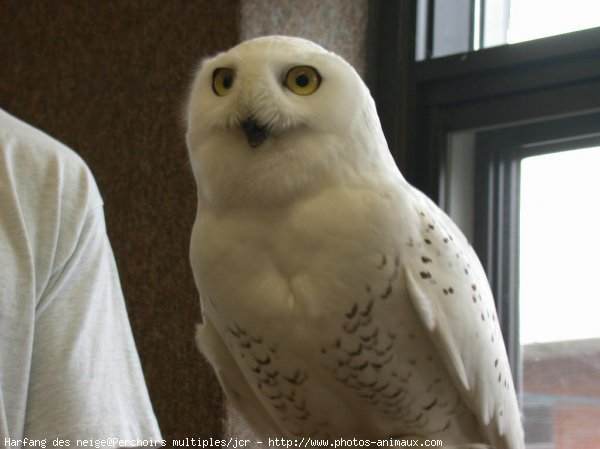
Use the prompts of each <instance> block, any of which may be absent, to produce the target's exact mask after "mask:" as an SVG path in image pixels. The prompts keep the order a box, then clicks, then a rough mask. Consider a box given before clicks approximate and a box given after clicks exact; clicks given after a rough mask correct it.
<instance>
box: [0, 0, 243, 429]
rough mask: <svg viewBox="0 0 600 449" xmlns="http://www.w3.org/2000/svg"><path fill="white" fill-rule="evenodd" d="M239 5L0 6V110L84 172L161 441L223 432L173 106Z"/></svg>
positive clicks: (233, 23) (229, 29)
mask: <svg viewBox="0 0 600 449" xmlns="http://www.w3.org/2000/svg"><path fill="white" fill-rule="evenodd" d="M238 11H239V5H238V2H237V1H233V0H229V1H218V2H216V1H210V0H205V1H197V0H196V1H173V0H169V1H137V0H131V1H129V0H118V1H97V2H96V1H94V2H93V1H80V0H57V1H48V2H46V1H35V2H29V1H28V2H22V1H0V107H2V108H3V109H6V110H7V111H8V112H10V113H12V114H13V115H16V116H18V117H20V118H22V119H23V120H25V121H28V122H29V123H31V124H33V125H35V126H37V127H39V128H42V129H43V130H45V131H46V132H48V133H49V134H51V135H52V136H54V137H56V138H57V139H59V140H61V141H62V142H64V143H65V144H67V145H68V146H70V147H71V148H73V149H74V150H75V151H77V152H78V153H79V154H80V155H81V156H83V158H84V159H85V160H86V161H87V163H88V165H89V166H90V168H91V169H92V171H93V173H94V175H95V176H96V179H97V182H98V185H99V187H100V191H101V193H102V196H103V198H104V201H105V207H104V209H105V214H106V219H107V226H108V232H109V236H110V238H111V241H112V245H113V249H114V252H115V255H116V259H117V264H118V268H119V271H120V275H121V280H122V285H123V290H124V293H125V297H126V301H127V308H128V310H129V315H130V319H131V322H132V326H133V331H134V335H135V339H136V342H137V346H138V350H139V353H140V356H141V360H142V365H143V369H144V372H145V376H146V380H147V383H148V386H149V390H150V394H151V398H152V401H153V404H154V408H155V412H156V414H157V416H158V419H159V423H160V426H161V428H162V431H163V434H164V436H165V437H167V438H172V437H177V436H179V437H185V436H206V437H210V436H216V435H219V434H220V433H221V426H222V422H221V419H220V418H222V416H221V414H222V413H221V410H222V407H221V404H222V401H221V392H220V390H219V388H217V387H215V379H214V377H213V374H212V371H210V370H209V369H208V368H207V367H206V366H205V364H204V362H203V361H202V359H201V357H200V355H199V354H198V351H197V350H196V349H195V347H194V342H193V332H194V326H195V323H196V322H198V321H199V319H200V311H199V305H198V300H197V294H196V291H195V287H194V285H193V280H192V275H191V271H190V269H189V264H188V241H189V232H190V228H191V224H192V221H193V218H194V213H195V207H196V206H195V185H194V184H193V179H192V176H191V172H190V169H189V167H188V162H187V154H186V150H185V146H184V141H183V137H182V136H183V127H182V126H181V115H182V114H181V109H182V102H183V100H184V98H185V95H186V90H187V86H188V84H189V81H190V80H191V77H192V75H193V71H194V68H195V67H196V65H197V62H198V60H199V59H200V57H201V56H202V55H203V54H210V53H214V52H215V51H217V50H220V49H225V48H227V47H230V46H231V45H233V44H234V43H235V42H236V41H237V39H238V38H237V36H238V21H239V18H238V16H239V14H238Z"/></svg>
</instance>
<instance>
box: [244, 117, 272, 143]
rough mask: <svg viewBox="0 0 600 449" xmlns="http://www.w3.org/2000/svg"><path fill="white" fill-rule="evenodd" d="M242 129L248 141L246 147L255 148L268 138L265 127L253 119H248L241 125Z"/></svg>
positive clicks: (267, 131)
mask: <svg viewBox="0 0 600 449" xmlns="http://www.w3.org/2000/svg"><path fill="white" fill-rule="evenodd" d="M242 129H243V130H244V132H245V133H246V139H248V145H250V146H251V147H252V148H256V147H258V146H260V145H262V143H263V142H264V141H265V140H266V139H267V137H269V130H268V129H267V127H266V126H262V125H261V124H260V123H258V122H257V121H256V120H254V119H248V120H246V121H244V122H243V123H242Z"/></svg>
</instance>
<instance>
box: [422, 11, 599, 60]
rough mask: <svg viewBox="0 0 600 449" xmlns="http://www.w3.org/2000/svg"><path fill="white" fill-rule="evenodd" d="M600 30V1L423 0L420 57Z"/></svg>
mask: <svg viewBox="0 0 600 449" xmlns="http://www.w3.org/2000/svg"><path fill="white" fill-rule="evenodd" d="M598 26H600V3H598V1H597V0H452V1H443V0H437V1H436V0H418V3H417V41H416V58H417V60H419V61H421V60H424V59H429V58H438V57H442V56H447V55H452V54H457V53H465V52H469V51H473V50H479V49H482V48H490V47H495V46H498V45H504V44H514V43H518V42H525V41H529V40H532V39H540V38H543V37H548V36H555V35H558V34H563V33H570V32H574V31H579V30H584V29H588V28H594V27H598Z"/></svg>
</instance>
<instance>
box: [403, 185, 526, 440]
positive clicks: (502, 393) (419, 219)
mask: <svg viewBox="0 0 600 449" xmlns="http://www.w3.org/2000/svg"><path fill="white" fill-rule="evenodd" d="M414 198H415V202H414V206H415V207H414V208H413V211H414V218H413V222H415V223H418V226H416V227H414V229H413V232H412V235H411V239H410V240H411V241H410V243H409V252H412V255H411V256H410V257H406V258H404V271H405V276H406V282H407V288H408V291H409V295H410V298H411V301H412V303H413V305H414V307H415V309H416V311H417V314H418V315H419V317H420V319H421V321H422V323H423V325H424V327H425V328H426V329H427V331H428V333H429V336H430V338H431V340H432V341H433V343H434V345H435V347H436V348H437V351H438V353H439V354H440V356H441V358H442V360H443V361H444V364H445V366H446V369H447V370H448V371H449V373H450V374H451V376H452V378H453V379H454V382H455V384H456V385H457V387H458V389H459V391H461V394H462V396H463V399H464V400H465V402H466V403H467V404H468V406H469V408H470V409H471V410H472V411H473V412H474V414H475V415H476V416H477V417H478V418H479V421H480V423H481V426H482V430H483V431H484V432H485V433H486V435H487V437H488V438H489V439H490V441H491V442H492V443H493V444H494V445H495V447H496V448H498V449H504V448H506V449H521V448H523V447H524V443H523V431H522V426H521V422H520V415H519V410H518V406H517V402H516V397H515V393H514V387H513V383H512V377H511V372H510V367H509V363H508V359H507V356H506V349H505V346H504V341H503V339H502V335H501V330H500V326H499V323H498V318H497V316H496V309H495V306H494V300H493V296H492V292H491V290H490V287H489V284H488V282H487V279H486V276H485V272H484V270H483V268H482V266H481V264H480V262H479V259H478V258H477V256H476V254H475V252H474V251H473V249H472V248H471V246H470V245H469V243H468V242H467V240H466V238H465V237H464V236H463V234H462V233H461V232H460V230H459V229H458V228H457V227H456V225H455V224H454V223H453V222H452V221H451V220H450V219H449V218H448V217H447V216H446V215H445V214H444V213H443V212H442V211H441V210H440V209H439V208H438V207H437V206H436V205H435V204H433V202H431V201H430V200H429V199H428V198H426V197H425V196H424V195H423V194H421V193H420V192H415V196H414ZM405 219H409V217H405Z"/></svg>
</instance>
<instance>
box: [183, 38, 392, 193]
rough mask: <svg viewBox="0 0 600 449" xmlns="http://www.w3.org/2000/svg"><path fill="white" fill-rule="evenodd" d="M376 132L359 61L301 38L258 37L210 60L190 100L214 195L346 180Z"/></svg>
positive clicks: (192, 125)
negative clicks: (351, 61)
mask: <svg viewBox="0 0 600 449" xmlns="http://www.w3.org/2000/svg"><path fill="white" fill-rule="evenodd" d="M373 133H375V134H380V127H379V122H378V119H377V117H376V113H375V109H374V106H373V104H372V100H371V98H370V95H369V93H368V90H367V88H366V87H365V86H364V84H363V82H362V80H361V79H360V77H359V76H358V75H357V74H356V72H355V71H354V69H352V67H351V66H350V65H349V64H348V63H346V62H345V61H344V60H343V59H342V58H340V57H338V56H336V55H334V54H332V53H330V52H327V51H326V50H324V49H323V48H321V47H319V46H318V45H316V44H314V43H312V42H309V41H306V40H303V39H298V38H288V37H266V38H259V39H254V40H250V41H246V42H244V43H242V44H240V45H238V46H237V47H234V48H233V49H231V50H229V51H227V52H225V53H221V54H219V55H217V56H216V57H214V58H212V59H208V60H205V61H204V62H203V64H202V66H201V69H200V71H199V72H198V74H197V76H196V79H195V81H194V84H193V88H192V92H191V97H190V102H189V109H188V134H187V141H188V147H189V150H190V156H191V160H192V165H193V168H194V174H195V176H196V179H197V182H198V190H199V194H200V195H201V197H203V199H204V200H205V201H209V202H214V203H227V204H229V203H232V202H233V203H245V204H247V203H263V204H272V203H274V202H282V201H289V200H293V199H294V198H297V197H299V196H301V195H305V194H309V193H310V191H311V190H313V189H319V188H322V187H323V186H324V185H326V184H327V183H332V182H336V181H339V179H340V178H343V177H345V176H346V177H347V176H350V175H349V173H348V172H349V171H356V170H357V167H358V166H359V165H360V164H361V163H362V159H364V158H365V157H368V156H369V153H371V151H368V150H367V148H366V145H362V143H365V142H364V141H371V145H373V142H372V140H373V138H372V136H370V134H373ZM384 146H385V143H384ZM385 151H387V149H385Z"/></svg>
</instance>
